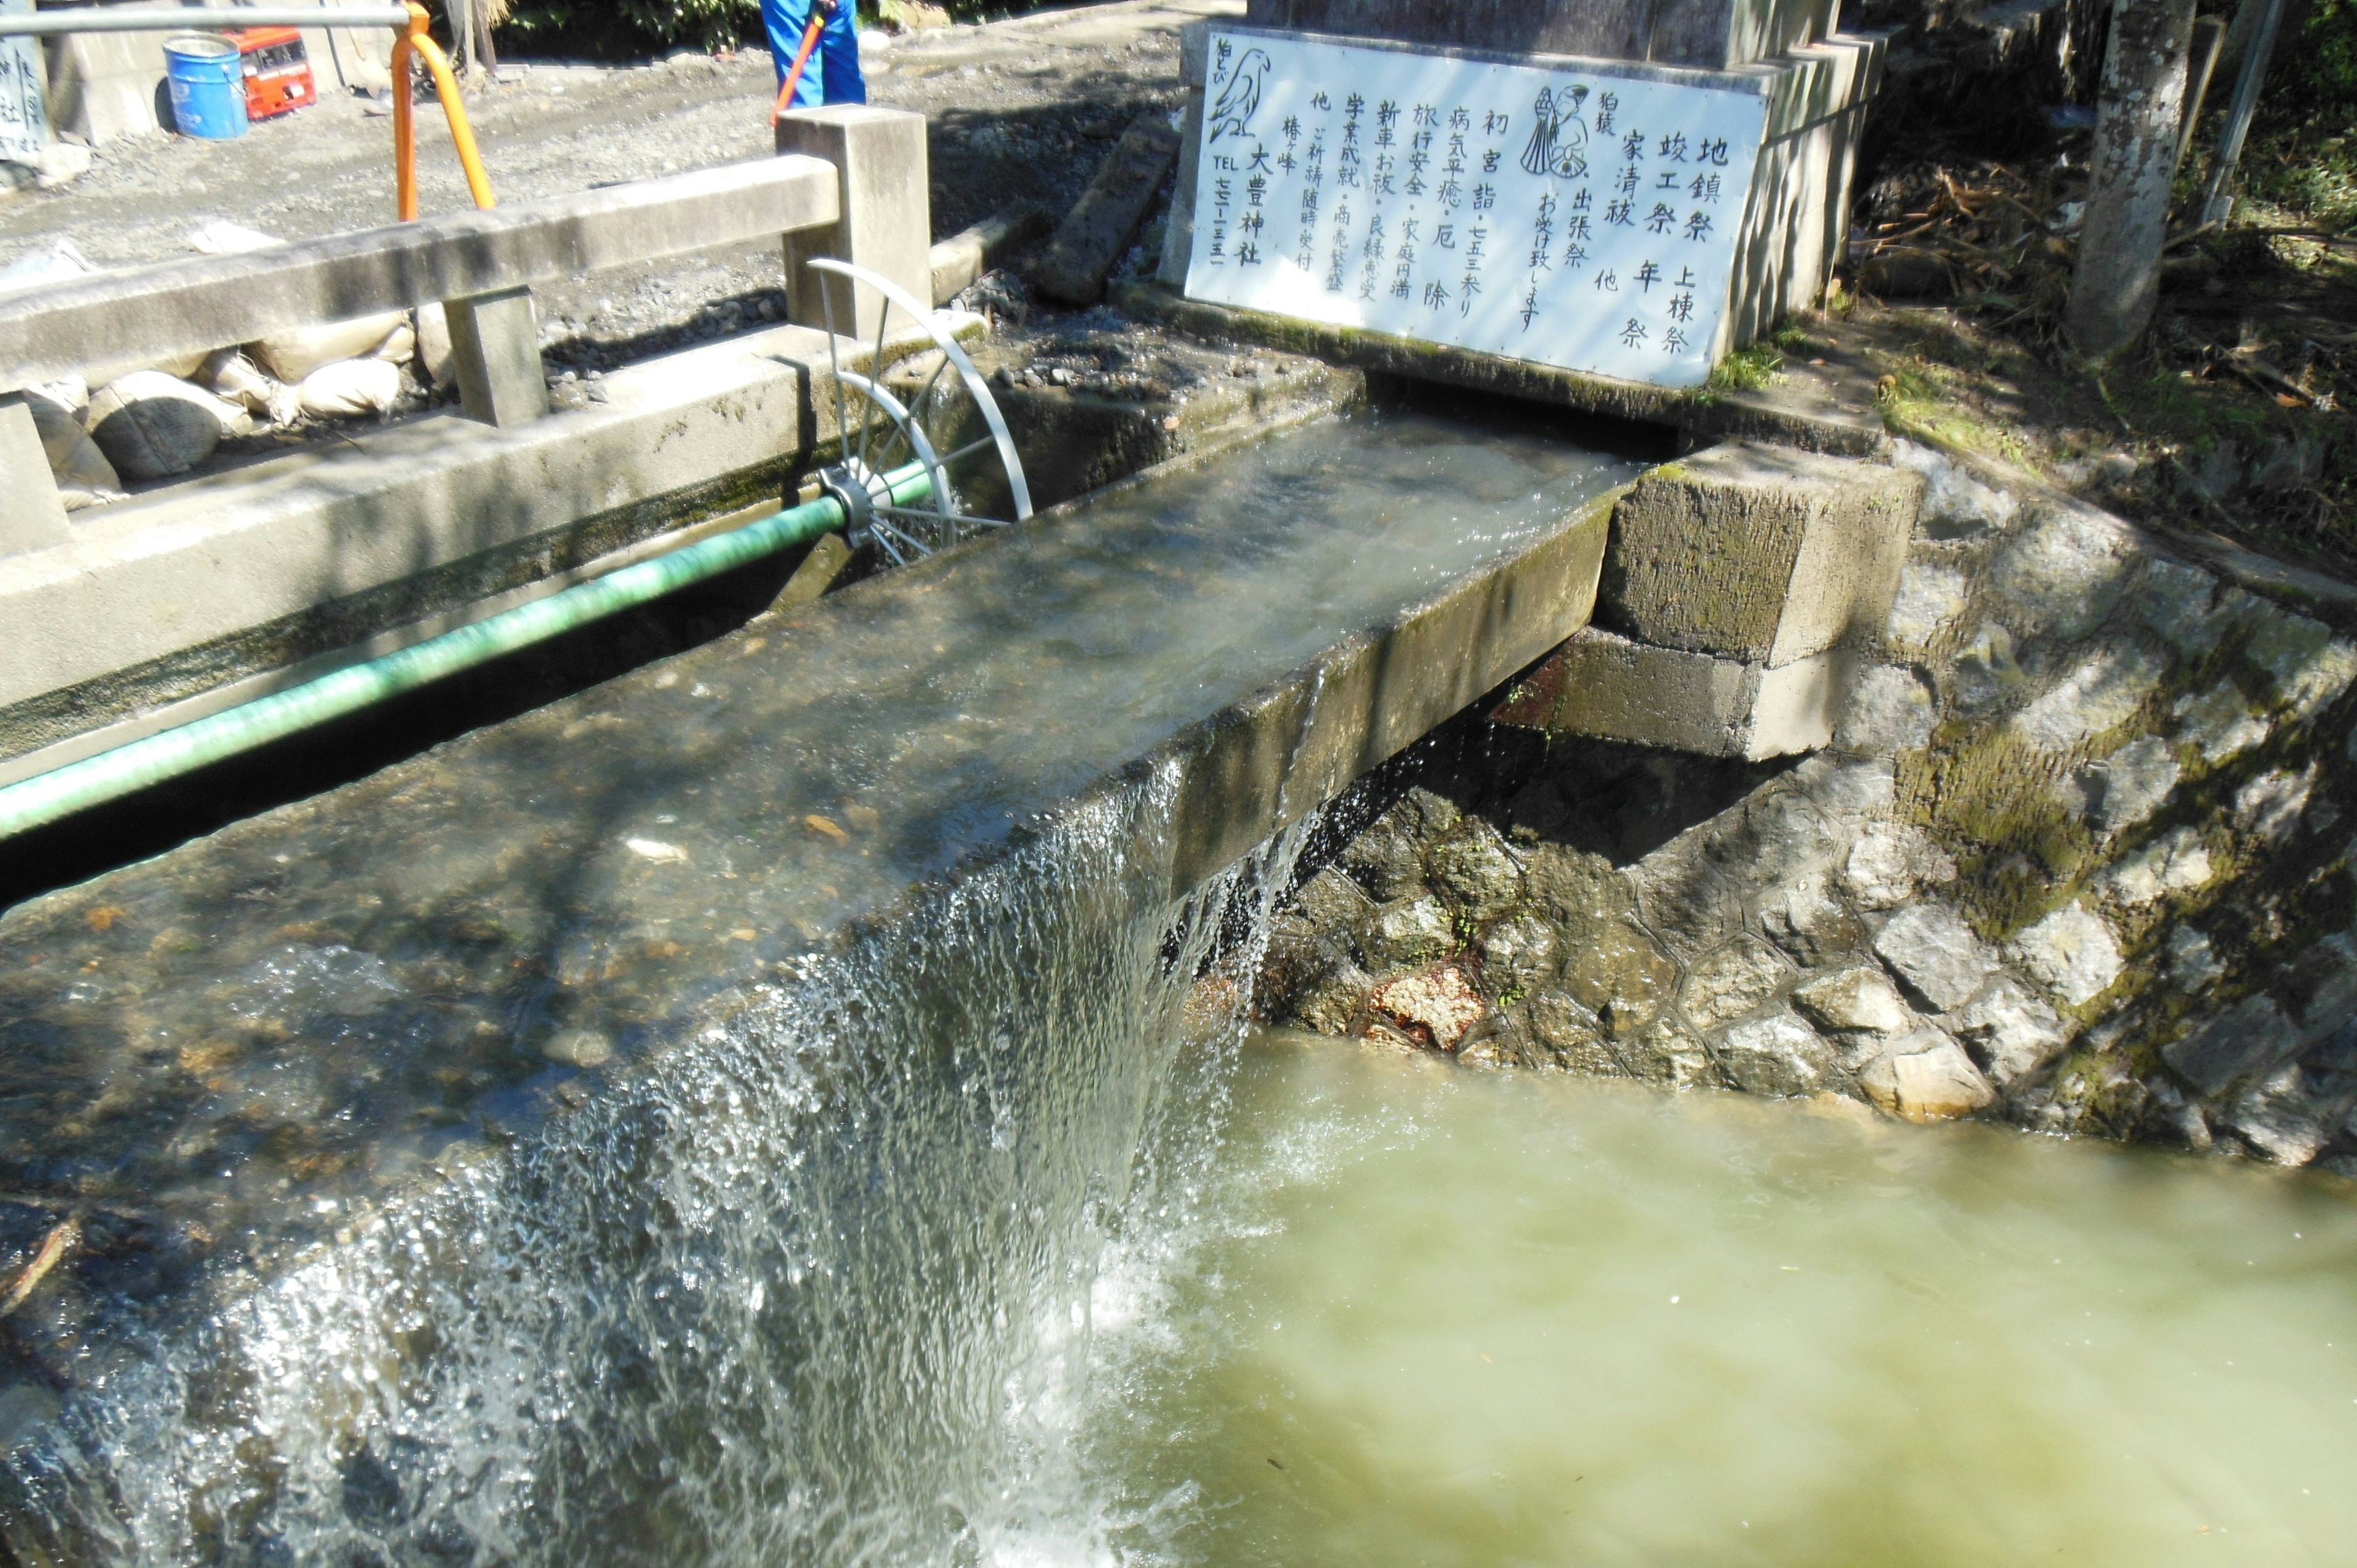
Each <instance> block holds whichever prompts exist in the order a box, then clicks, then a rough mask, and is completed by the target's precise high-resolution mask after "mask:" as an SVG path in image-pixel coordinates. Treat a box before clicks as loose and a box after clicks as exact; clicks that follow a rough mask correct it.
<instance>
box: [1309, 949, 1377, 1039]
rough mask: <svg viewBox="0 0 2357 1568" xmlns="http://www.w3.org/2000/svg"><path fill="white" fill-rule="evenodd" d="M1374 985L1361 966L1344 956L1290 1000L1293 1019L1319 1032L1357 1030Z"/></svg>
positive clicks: (1342, 1032) (1349, 1031)
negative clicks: (1292, 1001) (1292, 1002)
mask: <svg viewBox="0 0 2357 1568" xmlns="http://www.w3.org/2000/svg"><path fill="white" fill-rule="evenodd" d="M1374 988H1375V983H1374V982H1373V981H1372V980H1371V979H1369V978H1368V976H1367V973H1366V972H1365V971H1364V970H1361V968H1360V967H1359V966H1358V965H1357V964H1354V963H1351V961H1348V960H1344V961H1341V962H1340V963H1336V964H1333V965H1331V966H1330V967H1329V968H1328V969H1327V970H1326V971H1325V972H1324V973H1323V974H1321V975H1319V976H1318V978H1317V979H1315V980H1312V981H1311V982H1310V983H1308V985H1307V986H1305V987H1304V988H1303V989H1302V991H1301V993H1300V994H1299V995H1298V996H1297V998H1296V999H1295V1001H1294V1004H1293V1016H1294V1019H1295V1021H1296V1022H1297V1023H1299V1024H1300V1025H1301V1026H1302V1027H1303V1028H1306V1029H1312V1030H1315V1031H1316V1032H1317V1033H1318V1034H1321V1035H1332V1036H1337V1037H1340V1036H1348V1035H1351V1034H1352V1033H1355V1032H1356V1031H1357V1029H1358V1027H1359V1020H1360V1017H1361V1015H1362V1014H1363V1013H1364V1012H1365V1010H1366V1004H1367V996H1368V993H1370V992H1372V991H1373V990H1374Z"/></svg>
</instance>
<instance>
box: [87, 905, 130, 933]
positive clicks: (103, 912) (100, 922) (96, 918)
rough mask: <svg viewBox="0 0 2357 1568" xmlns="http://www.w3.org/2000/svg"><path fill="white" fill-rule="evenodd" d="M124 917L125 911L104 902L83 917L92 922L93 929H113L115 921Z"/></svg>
mask: <svg viewBox="0 0 2357 1568" xmlns="http://www.w3.org/2000/svg"><path fill="white" fill-rule="evenodd" d="M82 918H83V919H85V920H87V921H89V922H90V929H91V930H93V931H103V930H109V929H113V925H114V922H115V921H117V920H120V919H122V918H124V912H123V911H122V910H121V909H118V908H115V907H114V906H113V905H112V904H102V905H100V906H99V907H98V908H95V909H92V910H91V912H90V913H89V914H87V915H84V916H83V917H82Z"/></svg>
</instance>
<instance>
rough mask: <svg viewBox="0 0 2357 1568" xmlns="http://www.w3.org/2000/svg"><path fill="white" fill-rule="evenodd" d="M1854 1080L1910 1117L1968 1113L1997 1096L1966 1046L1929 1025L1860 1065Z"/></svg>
mask: <svg viewBox="0 0 2357 1568" xmlns="http://www.w3.org/2000/svg"><path fill="white" fill-rule="evenodd" d="M1857 1083H1858V1087H1859V1088H1860V1089H1863V1090H1866V1094H1867V1099H1869V1100H1871V1101H1874V1102H1875V1103H1876V1104H1877V1105H1879V1106H1881V1107H1882V1109H1884V1110H1885V1111H1888V1112H1890V1113H1891V1114H1892V1115H1894V1116H1900V1117H1903V1118H1905V1119H1906V1120H1908V1121H1910V1122H1938V1121H1943V1120H1945V1119H1947V1118H1949V1117H1953V1116H1969V1115H1971V1114H1972V1113H1973V1112H1975V1111H1978V1110H1979V1109H1981V1107H1983V1106H1985V1105H1986V1104H1988V1103H1989V1102H1990V1101H1993V1100H1995V1099H1996V1090H1994V1089H1992V1088H1990V1087H1989V1081H1988V1079H1985V1078H1983V1077H1982V1076H1981V1072H1980V1069H1978V1068H1976V1067H1975V1066H1973V1061H1972V1058H1970V1057H1968V1056H1966V1055H1965V1054H1964V1047H1961V1046H1959V1045H1957V1044H1956V1042H1955V1041H1954V1040H1953V1039H1950V1038H1949V1037H1948V1036H1946V1035H1945V1034H1943V1033H1942V1032H1941V1031H1940V1030H1938V1029H1935V1028H1932V1027H1931V1026H1928V1025H1927V1026H1924V1027H1922V1028H1921V1029H1918V1030H1917V1031H1915V1033H1913V1034H1911V1035H1910V1036H1907V1037H1906V1038H1905V1039H1903V1040H1900V1041H1899V1042H1898V1043H1897V1044H1895V1045H1893V1046H1892V1047H1890V1048H1889V1050H1888V1051H1885V1052H1884V1053H1883V1054H1882V1055H1881V1056H1879V1057H1877V1058H1875V1059H1874V1060H1873V1061H1871V1062H1868V1063H1867V1065H1866V1066H1865V1067H1864V1068H1862V1069H1859V1071H1858V1075H1857Z"/></svg>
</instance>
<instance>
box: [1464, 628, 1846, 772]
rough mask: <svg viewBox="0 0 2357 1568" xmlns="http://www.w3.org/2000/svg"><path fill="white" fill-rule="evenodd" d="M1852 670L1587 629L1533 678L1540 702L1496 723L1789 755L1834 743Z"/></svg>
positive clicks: (1837, 659)
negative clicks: (1761, 660)
mask: <svg viewBox="0 0 2357 1568" xmlns="http://www.w3.org/2000/svg"><path fill="white" fill-rule="evenodd" d="M1855 664H1856V660H1854V658H1853V657H1852V656H1851V654H1850V652H1849V650H1846V649H1842V648H1834V649H1827V650H1824V651H1823V652H1820V653H1815V654H1812V655H1810V656H1809V657H1807V658H1804V659H1802V660H1798V661H1796V662H1794V663H1791V664H1787V665H1785V666H1784V667H1783V668H1781V669H1770V668H1768V667H1767V666H1766V665H1764V664H1758V663H1745V662H1743V661H1740V660H1733V659H1719V658H1714V657H1712V656H1711V655H1709V654H1706V653H1688V652H1684V651H1681V650H1677V649H1673V648H1657V647H1654V646H1652V644H1650V643H1643V642H1634V641H1631V640H1630V639H1628V638H1625V637H1616V636H1614V635H1613V634H1612V633H1610V632H1607V631H1598V630H1596V629H1594V628H1589V629H1587V630H1585V631H1582V632H1580V633H1579V634H1578V635H1577V636H1576V637H1574V638H1573V639H1571V640H1570V641H1569V642H1566V643H1565V644H1564V645H1563V647H1562V648H1560V649H1558V650H1556V651H1555V655H1554V657H1553V658H1551V659H1549V660H1547V662H1546V663H1545V664H1544V665H1543V666H1541V667H1540V669H1539V670H1538V671H1534V673H1533V675H1532V676H1531V678H1530V681H1529V682H1526V684H1528V685H1529V686H1531V687H1533V688H1535V689H1537V690H1538V691H1539V692H1540V693H1543V697H1542V698H1541V699H1540V700H1535V701H1534V700H1533V699H1531V698H1529V697H1527V696H1526V697H1523V698H1522V699H1519V700H1516V701H1513V702H1510V703H1507V704H1506V705H1505V706H1503V707H1501V708H1500V709H1499V710H1498V712H1497V714H1495V715H1494V716H1495V717H1496V718H1497V720H1498V722H1500V723H1502V724H1523V725H1534V726H1535V727H1538V728H1543V729H1547V730H1550V731H1555V732H1559V733H1566V734H1571V735H1586V736H1596V737H1597V738H1598V739H1601V740H1619V741H1628V742H1631V743H1634V744H1636V745H1640V746H1666V747H1668V748H1670V749H1672V750H1674V751H1692V752H1698V753H1700V754H1702V755H1703V756H1706V757H1749V758H1752V759H1754V760H1757V759H1758V758H1760V757H1787V756H1791V755H1792V754H1793V753H1795V752H1803V751H1813V750H1815V749H1816V748H1817V747H1819V746H1824V745H1825V744H1826V743H1827V742H1828V741H1830V740H1831V739H1832V738H1833V734H1834V725H1835V721H1836V719H1837V718H1838V716H1839V714H1840V713H1841V709H1842V705H1843V703H1845V702H1846V700H1847V698H1848V694H1849V684H1850V679H1851V674H1852V671H1853V670H1854V668H1855Z"/></svg>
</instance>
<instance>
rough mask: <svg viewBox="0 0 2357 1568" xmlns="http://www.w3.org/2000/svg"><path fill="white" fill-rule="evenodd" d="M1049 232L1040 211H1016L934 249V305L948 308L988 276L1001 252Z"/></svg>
mask: <svg viewBox="0 0 2357 1568" xmlns="http://www.w3.org/2000/svg"><path fill="white" fill-rule="evenodd" d="M1047 231H1048V214H1047V213H1046V212H1044V211H1042V210H1041V209H1039V208H1037V207H1017V208H1011V209H1008V210H1006V211H1005V212H999V213H994V214H993V215H991V216H990V217H988V218H985V219H984V220H982V221H981V222H979V223H976V224H975V225H974V227H972V228H970V229H961V230H960V231H957V232H956V233H954V234H952V235H951V236H950V237H949V238H948V239H946V240H943V241H942V242H941V243H939V244H937V245H935V246H934V247H933V249H932V253H931V258H930V260H931V265H932V270H933V290H932V294H931V296H930V297H931V300H932V302H933V304H934V305H935V306H944V305H947V304H948V303H949V302H950V301H951V300H952V299H953V298H955V297H956V296H957V295H959V294H961V293H963V292H964V290H966V289H967V288H969V287H971V286H972V285H974V280H975V279H977V278H979V277H981V276H982V274H985V273H986V272H988V271H989V270H990V269H991V267H992V266H993V265H995V264H996V262H997V260H998V257H999V255H1000V254H1001V253H1002V252H1006V251H1009V250H1013V249H1014V248H1016V247H1017V246H1020V245H1026V244H1028V243H1030V242H1032V241H1034V240H1036V239H1038V238H1039V236H1040V235H1042V234H1044V233H1046V232H1047Z"/></svg>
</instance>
